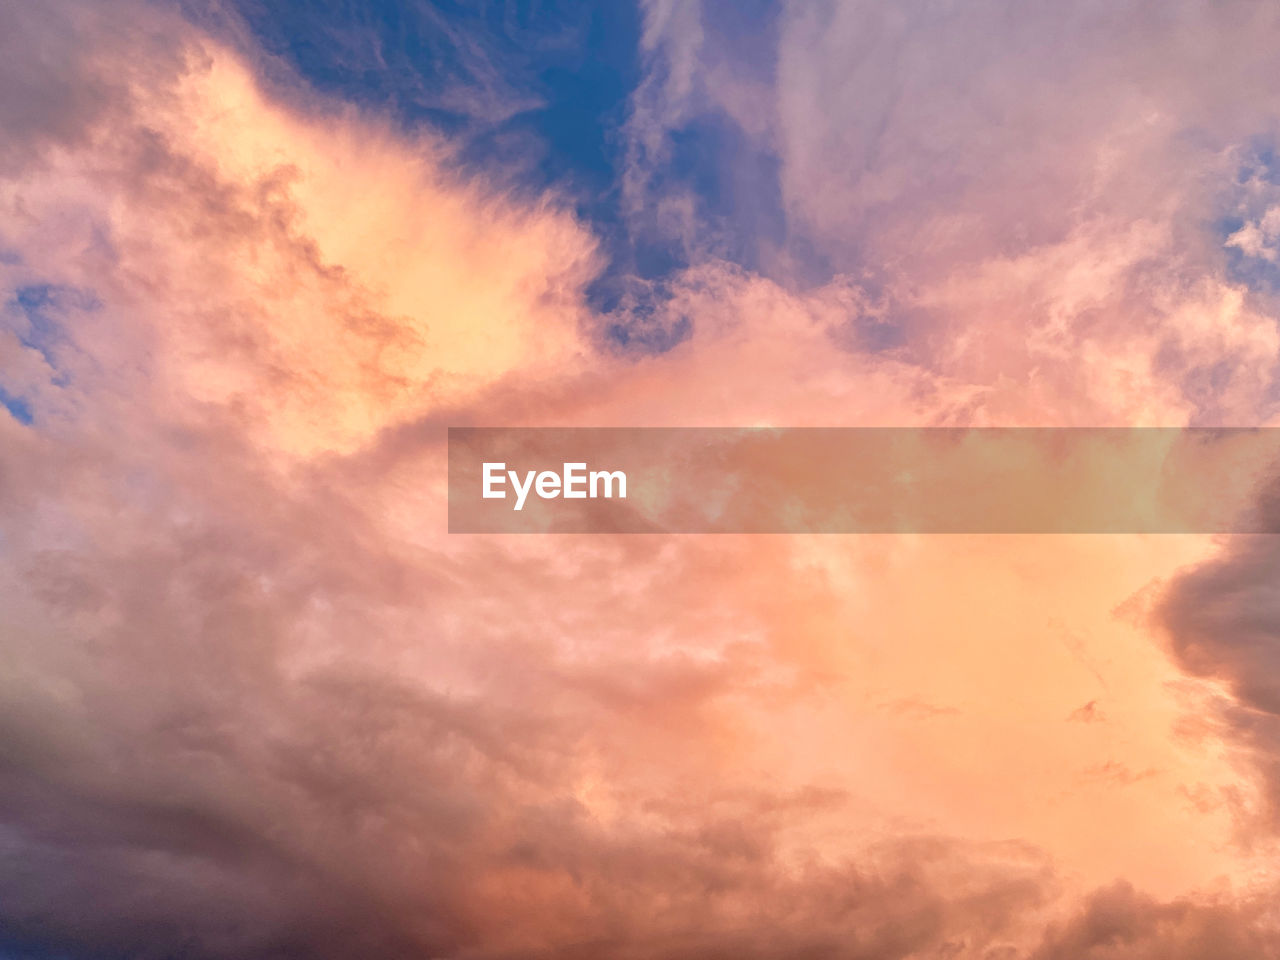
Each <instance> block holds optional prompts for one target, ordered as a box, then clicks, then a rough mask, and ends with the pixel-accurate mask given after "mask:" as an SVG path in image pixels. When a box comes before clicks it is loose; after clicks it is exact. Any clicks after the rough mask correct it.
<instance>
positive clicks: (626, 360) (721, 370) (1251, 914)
mask: <svg viewBox="0 0 1280 960" xmlns="http://www.w3.org/2000/svg"><path fill="white" fill-rule="evenodd" d="M1002 10H1003V7H1001V8H999V9H997V5H994V4H992V5H988V4H978V5H971V6H968V7H966V8H964V9H963V10H960V9H956V10H954V11H950V12H947V11H939V10H938V9H935V7H934V6H933V5H924V4H918V5H905V6H895V7H889V6H885V5H869V4H861V3H844V4H835V3H831V4H821V5H818V6H812V5H807V6H806V8H805V9H803V10H801V9H794V10H793V9H790V8H789V7H785V6H784V7H783V8H782V9H780V10H777V11H774V12H773V13H772V14H771V16H770V17H769V18H768V19H767V23H768V24H769V30H768V31H767V32H766V34H767V35H766V38H765V39H764V40H760V41H752V42H750V43H749V42H748V41H747V40H746V39H744V38H745V37H746V34H745V33H743V32H742V30H741V24H740V23H736V22H735V21H734V17H735V16H736V15H735V14H734V12H733V11H732V10H729V9H725V8H723V7H722V6H721V5H716V4H702V5H698V4H681V3H655V4H652V5H650V6H648V7H646V10H645V16H646V20H645V24H646V27H645V32H644V35H643V37H642V38H641V42H642V44H643V45H644V49H645V51H646V57H647V60H646V62H647V63H648V70H649V72H648V74H647V76H646V78H645V79H644V80H643V81H642V83H641V85H640V87H639V88H638V89H637V90H636V91H635V93H634V94H633V97H632V100H631V113H630V119H629V120H628V122H627V124H626V126H625V129H623V130H622V131H620V133H619V135H620V136H622V137H624V138H626V143H627V144H628V145H629V147H628V151H624V153H625V154H626V156H627V158H628V159H627V167H626V169H625V170H624V171H622V173H621V175H620V182H619V185H618V189H619V190H620V192H621V194H622V195H623V196H624V198H625V199H626V201H627V203H628V204H630V206H629V207H627V209H628V210H629V213H628V214H627V215H628V216H631V217H633V218H634V223H633V228H634V229H635V231H636V232H637V234H638V235H639V234H645V235H654V236H660V237H663V238H666V239H667V240H669V241H671V242H673V243H678V244H679V246H680V248H681V251H682V256H683V257H685V258H686V259H687V261H688V264H689V265H688V266H687V267H681V268H680V269H678V270H674V271H672V272H670V273H669V275H666V276H663V277H661V278H659V279H655V278H653V277H643V276H636V277H632V278H630V280H631V281H632V284H631V286H630V287H629V288H628V289H630V290H632V291H633V293H632V295H631V296H630V297H623V298H621V299H620V301H619V302H618V304H617V305H616V306H615V307H614V308H613V309H611V311H610V312H608V313H599V312H597V311H594V310H593V309H592V308H591V306H590V302H591V298H590V296H589V287H590V285H591V283H592V282H593V281H594V280H596V279H597V278H598V277H599V276H600V275H601V273H602V271H605V270H607V269H608V263H607V254H606V252H605V251H604V249H603V247H602V244H601V242H600V240H599V237H598V234H597V232H596V231H595V230H594V229H593V226H592V224H591V223H590V222H589V221H588V220H585V219H583V218H582V217H580V216H578V215H576V214H575V213H574V211H573V208H572V204H571V203H570V202H569V200H568V199H566V197H565V196H564V195H560V194H558V193H556V192H554V191H551V192H541V193H535V192H530V191H528V190H518V189H514V188H512V187H511V185H510V179H509V176H508V174H509V171H498V170H495V171H494V172H493V174H492V176H487V175H485V173H484V172H483V171H480V172H477V171H475V170H470V171H468V172H463V168H462V167H461V166H460V165H459V163H458V161H457V153H456V150H455V148H454V145H453V144H452V143H451V142H450V141H449V138H448V136H447V135H445V134H441V133H436V132H431V131H429V130H426V129H418V130H416V131H406V130H405V129H403V128H402V127H401V126H398V125H397V124H395V123H393V122H392V120H391V119H389V118H388V117H386V116H382V115H376V114H373V113H370V112H369V111H367V110H360V109H357V108H356V107H354V106H352V105H350V104H347V103H344V102H342V101H341V100H339V99H337V98H334V97H325V96H321V95H320V94H317V93H315V92H314V91H312V90H310V89H308V88H307V87H306V85H305V84H303V83H302V82H301V81H298V80H296V79H293V80H292V81H291V82H288V80H289V78H288V75H287V71H286V73H285V77H286V79H285V80H283V81H282V80H281V79H280V76H281V70H282V69H283V68H282V67H281V65H280V64H279V63H278V62H275V61H272V60H271V59H270V58H268V57H267V56H266V55H265V54H261V53H260V52H255V51H254V49H253V47H252V45H251V43H249V42H248V41H242V42H240V43H238V44H234V45H233V44H231V43H230V42H229V41H228V40H227V37H226V35H225V34H221V33H220V34H218V35H217V36H215V35H213V34H211V33H210V32H208V29H207V23H206V25H205V27H202V26H200V23H201V22H204V21H194V20H191V19H187V18H184V16H182V15H180V13H179V12H178V11H177V10H175V9H171V8H169V7H166V6H163V5H160V6H156V5H151V4H138V5H136V6H132V7H130V8H129V9H128V10H127V11H124V12H120V11H115V12H112V13H110V15H108V12H106V11H104V10H102V9H101V8H100V5H96V4H89V3H84V4H78V3H74V2H58V3H53V4H45V5H30V4H28V5H25V6H15V5H10V6H9V7H8V8H5V9H3V10H0V38H3V39H0V45H2V46H3V49H0V53H2V54H3V56H0V74H2V76H0V81H3V87H4V89H6V90H13V91H16V92H17V95H15V96H12V97H5V98H0V99H2V100H3V102H2V103H0V128H2V130H3V134H4V135H3V137H0V143H2V144H3V146H2V147H0V278H2V279H0V282H3V285H4V302H5V306H4V314H3V318H4V323H3V327H2V328H0V388H2V389H3V393H0V399H2V400H4V403H5V409H6V410H8V413H7V414H6V413H5V412H4V411H0V609H2V610H3V611H4V616H3V618H0V650H2V651H3V656H4V660H5V664H6V668H5V670H3V671H0V891H2V892H3V896H0V951H3V952H7V954H8V955H13V956H20V957H27V956H29V957H46V956H47V957H55V956H56V957H64V956H71V957H85V958H88V957H95V958H101V957H140V956H157V957H161V956H164V957H168V956H189V957H193V958H211V960H214V958H230V957H245V956H252V957H259V956H260V957H277V956H278V957H291V958H297V957H316V958H325V957H350V956H362V957H423V956H439V957H457V958H464V957H465V958H497V957H539V956H545V957H573V956H582V957H588V956H589V957H601V956H607V957H618V958H628V957H635V958H640V957H646V958H648V957H663V958H673V960H674V958H683V957H689V958H693V957H698V958H704V957H716V956H725V957H730V956H732V957H759V958H762V960H763V958H775V957H791V956H798V955H799V956H831V957H848V958H867V960H872V958H874V960H886V958H903V960H906V958H921V957H956V958H982V960H996V958H999V960H1007V958H1015V957H1016V958H1027V960H1056V958H1066V957H1071V958H1088V960H1146V958H1156V957H1160V958H1178V960H1199V958H1202V957H1203V958H1207V957H1210V956H1214V957H1217V956H1227V955H1229V956H1232V957H1238V958H1242V960H1249V958H1253V957H1258V958H1262V957H1268V956H1273V955H1275V953H1276V951H1277V949H1280V940H1278V939H1277V936H1278V933H1277V930H1276V927H1275V917H1274V915H1273V913H1272V912H1269V910H1268V907H1267V902H1268V901H1267V898H1268V896H1271V895H1273V894H1274V890H1275V888H1274V883H1275V878H1274V876H1273V874H1272V872H1271V871H1270V868H1269V867H1268V862H1269V860H1268V854H1269V852H1270V851H1271V845H1272V843H1273V840H1274V823H1275V819H1274V815H1273V813H1272V810H1273V806H1274V797H1275V790H1276V787H1275V784H1274V781H1275V764H1276V759H1275V758H1276V750H1275V743H1274V730H1272V724H1271V719H1270V718H1272V717H1273V715H1274V713H1275V709H1274V708H1275V704H1274V703H1273V702H1272V701H1273V700H1274V699H1275V698H1274V695H1273V694H1274V691H1273V690H1272V689H1271V687H1270V686H1269V685H1268V681H1267V680H1266V676H1267V668H1268V666H1269V664H1270V658H1271V656H1272V655H1271V653H1270V652H1269V650H1270V646H1271V643H1272V640H1273V634H1274V633H1275V629H1273V622H1274V621H1275V619H1276V610H1275V609H1274V604H1272V603H1270V602H1269V600H1268V597H1269V594H1268V584H1269V583H1270V579H1273V578H1270V573H1271V571H1272V569H1273V567H1274V562H1275V558H1274V556H1273V553H1274V551H1272V550H1271V549H1270V548H1269V547H1268V546H1267V544H1266V542H1265V541H1262V540H1249V541H1239V542H1236V543H1228V544H1226V545H1215V544H1213V543H1207V542H1204V541H1202V540H1198V539H1196V538H1189V537H1188V538H1163V539H1158V540H1144V539H1142V538H1136V537H1135V538H1122V537H1116V538H1069V537H1067V538H1057V539H1055V538H1015V539H1003V540H1002V539H1000V538H947V539H935V540H929V539H926V538H912V537H894V538H871V539H864V540H859V539H845V538H817V537H815V538H803V537H794V538H760V539H753V538H749V537H725V538H699V537H686V538H681V537H616V538H614V537H554V538H539V537H525V538H503V537H449V536H448V535H447V534H445V533H444V515H445V513H444V494H445V476H444V467H445V458H444V442H445V427H446V426H448V425H451V424H534V423H536V424H547V425H554V424H581V425H628V424H638V425H668V424H670V425H720V426H723V425H739V424H759V423H772V424H784V425H789V426H801V425H817V424H831V425H841V424H851V425H852V424H891V425H920V424H962V425H963V424H978V423H1002V424H1036V425H1078V424H1093V425H1098V424H1108V423H1113V424H1125V425H1133V424H1153V423H1161V424H1169V425H1179V424H1184V423H1189V422H1196V423H1224V422H1232V423H1255V422H1266V421H1267V420H1268V419H1269V418H1270V417H1271V416H1272V415H1273V410H1272V405H1273V402H1274V400H1273V395H1274V387H1273V380H1274V369H1275V363H1276V354H1277V350H1278V349H1280V341H1278V340H1277V333H1276V330H1275V322H1274V319H1273V316H1274V309H1273V308H1274V303H1273V299H1272V292H1271V290H1270V288H1269V286H1268V283H1267V277H1268V274H1267V270H1268V268H1269V264H1270V260H1271V258H1270V257H1269V256H1268V250H1269V249H1270V247H1269V244H1270V242H1271V241H1270V239H1269V238H1270V236H1271V234H1270V233H1269V232H1268V231H1269V230H1270V229H1271V226H1270V220H1269V219H1268V217H1269V216H1270V214H1269V211H1270V210H1271V209H1273V207H1274V206H1275V205H1276V204H1277V203H1280V200H1277V199H1276V198H1274V197H1273V196H1272V194H1273V192H1274V189H1275V188H1274V185H1273V184H1272V183H1271V174H1270V169H1269V163H1270V161H1269V160H1268V159H1267V157H1268V156H1269V154H1268V152H1267V148H1266V146H1265V144H1266V142H1267V138H1268V137H1270V136H1271V134H1272V131H1273V129H1274V123H1275V111H1276V107H1277V105H1280V100H1277V98H1276V94H1277V91H1273V90H1272V85H1273V82H1274V81H1273V71H1270V70H1267V69H1266V64H1267V57H1268V51H1269V50H1271V49H1274V41H1275V40H1276V37H1275V32H1276V29H1277V24H1276V17H1275V14H1274V13H1273V12H1268V11H1267V9H1266V8H1265V6H1264V5H1258V4H1234V5H1225V6H1224V5H1215V6H1213V7H1209V6H1205V5H1192V4H1175V5H1172V6H1167V7H1165V6H1162V7H1160V8H1159V9H1156V8H1153V7H1151V6H1149V5H1140V4H1134V5H1121V7H1119V8H1117V7H1115V6H1114V5H1111V6H1108V7H1107V8H1106V9H1103V8H1101V7H1099V8H1098V9H1097V10H1093V9H1092V8H1084V9H1083V11H1082V12H1080V13H1078V14H1069V13H1068V12H1067V11H1065V10H1062V9H1060V8H1059V6H1056V5H1048V4H1045V5H1033V6H1031V7H1028V8H1027V9H1025V10H1021V11H1020V12H1018V13H1017V14H1016V16H1015V15H1013V14H1008V13H1004V12H1001V11H1002ZM228 16H230V15H228ZM753 43H756V44H763V45H764V46H765V47H767V55H765V54H762V53H761V51H760V49H758V47H757V46H753V45H752V44H753ZM268 73H271V75H272V76H273V77H274V78H275V79H274V80H273V81H272V83H271V84H270V85H268V84H266V83H265V82H264V80H263V77H264V76H265V75H266V74H268ZM1202 79H1203V81H1204V82H1201V80H1202ZM495 89H497V88H495ZM490 93H492V90H490V91H489V92H488V93H486V96H489V94H490ZM493 95H494V96H497V94H493ZM494 109H495V110H497V109H498V108H497V107H494ZM498 112H499V114H500V113H501V111H500V110H499V111H498ZM707 117H714V118H715V122H714V124H712V127H714V129H715V130H718V131H721V133H720V134H719V136H720V139H716V138H715V137H711V138H710V139H707V138H708V137H709V136H710V135H709V134H707V132H706V130H707V129H708V128H707V127H706V126H705V123H706V122H709V121H707V120H706V118H707ZM699 124H704V126H699ZM691 130H692V131H693V133H690V132H689V131H691ZM725 131H730V132H731V133H732V136H730V134H729V133H726V132H725ZM682 137H683V139H682ZM690 137H695V138H696V137H702V138H703V140H701V141H699V142H703V143H710V144H711V145H712V150H711V154H712V156H713V159H714V163H715V164H724V165H726V166H725V169H729V170H734V169H737V168H736V167H735V166H734V165H735V163H736V162H737V161H738V160H742V159H743V158H746V159H750V158H751V157H755V158H756V159H757V160H759V158H761V157H764V158H767V159H768V160H769V162H767V163H764V162H760V163H756V162H755V161H752V164H753V165H750V166H749V169H746V170H745V172H744V171H739V173H738V175H737V179H732V178H730V179H731V180H732V182H733V183H736V184H738V188H739V191H740V192H739V193H738V194H736V195H734V196H737V197H739V198H741V197H742V196H744V195H748V194H750V195H756V194H757V193H759V191H756V189H755V188H756V186H758V185H760V184H763V185H765V186H768V185H769V184H770V183H771V184H772V187H771V188H770V189H772V190H773V191H774V192H773V193H769V192H768V191H764V192H763V193H759V196H760V198H761V199H760V200H759V203H758V204H756V206H755V208H754V212H753V213H750V216H751V217H754V218H755V219H750V220H735V219H734V218H735V217H737V216H739V214H741V215H742V216H747V214H743V213H742V211H744V210H748V208H749V207H751V204H748V203H746V202H745V201H741V200H740V199H739V200H733V199H732V197H731V198H730V199H728V200H726V199H725V197H726V196H727V195H725V194H716V195H715V197H712V194H711V193H709V192H708V191H707V190H705V189H703V190H702V191H701V192H700V191H699V190H698V189H695V187H696V184H694V185H691V183H690V181H688V180H682V179H681V177H679V176H676V175H674V174H673V173H672V169H675V168H678V167H679V164H678V163H675V165H674V167H672V166H670V164H671V163H674V161H672V160H671V158H673V157H674V158H677V159H678V158H679V156H681V154H680V150H682V149H684V147H682V146H681V144H685V145H687V144H688V142H689V138H690ZM732 144H739V145H749V149H748V148H747V146H743V147H742V150H741V151H735V150H731V149H728V147H729V146H731V145H732ZM744 162H745V160H744ZM664 164H667V166H664ZM709 197H712V199H714V201H715V202H712V199H708V198H709ZM717 197H718V199H715V198H717ZM770 197H772V199H769V198H770ZM624 206H625V205H624ZM1228 221H1230V222H1229V223H1228ZM746 223H751V224H755V226H754V227H751V228H750V229H751V230H753V231H755V232H754V233H752V237H753V252H752V253H751V256H747V255H746V254H745V253H743V250H744V248H742V247H736V246H734V244H732V243H729V242H727V241H726V240H725V238H726V237H731V236H732V235H733V234H734V232H735V231H736V230H740V229H741V228H742V227H743V224H746ZM771 223H772V224H774V225H775V226H776V225H777V224H778V223H780V224H782V225H783V227H782V228H780V229H777V230H775V229H774V227H769V226H767V225H768V224H771ZM766 227H767V229H766ZM672 238H674V239H672ZM754 241H758V242H754ZM1269 578H1270V579H1269ZM1196 716H1200V717H1201V718H1205V717H1207V718H1209V719H1207V720H1202V721H1201V722H1198V723H1197V722H1194V718H1195V717H1196Z"/></svg>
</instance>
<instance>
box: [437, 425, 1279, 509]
mask: <svg viewBox="0 0 1280 960" xmlns="http://www.w3.org/2000/svg"><path fill="white" fill-rule="evenodd" d="M486 464H487V465H488V466H486ZM499 464H501V468H499V467H498V465H499ZM566 465H568V466H566ZM620 475H621V477H622V478H623V479H621V480H620V479H619V477H620ZM1278 476H1280V429H1274V428H975V429H965V428H829V429H828V428H786V429H776V428H765V427H751V428H680V427H675V428H672V427H653V428H649V427H619V428H579V427H572V428H569V427H563V428H562V427H555V428H481V427H453V428H450V430H449V530H450V532H452V533H1275V532H1280V497H1278V496H1277V492H1280V485H1277V484H1276V483H1274V482H1273V480H1274V479H1275V478H1277V477H1278ZM486 480H487V481H488V483H487V487H486ZM624 483H625V491H624V490H623V489H622V487H623V484H624ZM593 487H594V489H593ZM486 492H487V493H488V496H486V495H485V494H486ZM522 492H523V497H522V496H521V493H522ZM566 494H568V496H566Z"/></svg>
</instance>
